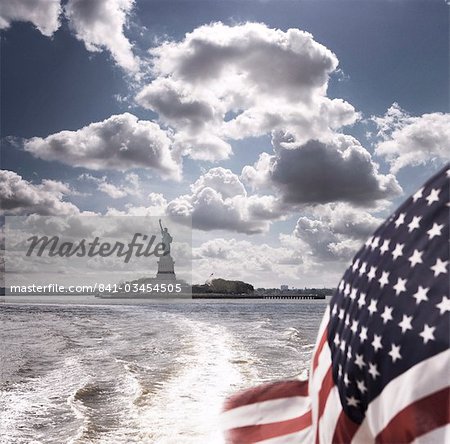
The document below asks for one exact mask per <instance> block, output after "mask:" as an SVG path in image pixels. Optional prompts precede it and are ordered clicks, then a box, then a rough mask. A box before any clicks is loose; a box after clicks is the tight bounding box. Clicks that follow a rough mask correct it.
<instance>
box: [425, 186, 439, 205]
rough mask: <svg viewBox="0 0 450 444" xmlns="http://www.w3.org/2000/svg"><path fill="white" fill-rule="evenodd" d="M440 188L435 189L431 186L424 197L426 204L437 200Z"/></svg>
mask: <svg viewBox="0 0 450 444" xmlns="http://www.w3.org/2000/svg"><path fill="white" fill-rule="evenodd" d="M440 192H441V190H437V189H436V188H433V189H432V190H431V191H430V194H429V195H428V196H427V197H426V198H425V200H426V201H427V205H431V204H432V203H433V202H439V194H440Z"/></svg>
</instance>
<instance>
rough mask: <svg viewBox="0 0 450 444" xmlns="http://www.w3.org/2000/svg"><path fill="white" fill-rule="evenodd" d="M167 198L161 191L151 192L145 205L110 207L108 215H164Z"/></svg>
mask: <svg viewBox="0 0 450 444" xmlns="http://www.w3.org/2000/svg"><path fill="white" fill-rule="evenodd" d="M166 208H167V200H166V198H165V197H164V196H163V195H162V194H160V193H150V194H149V195H148V197H147V202H146V204H145V205H140V206H134V205H131V204H127V205H125V209H124V210H118V209H116V208H111V207H110V208H108V210H107V212H106V216H164V215H165V214H166Z"/></svg>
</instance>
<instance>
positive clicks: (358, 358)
mask: <svg viewBox="0 0 450 444" xmlns="http://www.w3.org/2000/svg"><path fill="white" fill-rule="evenodd" d="M355 365H357V366H358V367H359V369H360V370H362V369H363V367H365V366H366V363H365V362H364V359H363V355H358V353H356V357H355Z"/></svg>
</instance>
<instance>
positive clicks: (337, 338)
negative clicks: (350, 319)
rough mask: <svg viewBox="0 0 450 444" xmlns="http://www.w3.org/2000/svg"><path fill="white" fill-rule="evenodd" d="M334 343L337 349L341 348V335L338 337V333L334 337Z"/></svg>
mask: <svg viewBox="0 0 450 444" xmlns="http://www.w3.org/2000/svg"><path fill="white" fill-rule="evenodd" d="M333 342H334V345H335V346H336V347H339V344H340V343H341V340H340V339H339V335H338V334H337V333H336V334H335V335H334V340H333Z"/></svg>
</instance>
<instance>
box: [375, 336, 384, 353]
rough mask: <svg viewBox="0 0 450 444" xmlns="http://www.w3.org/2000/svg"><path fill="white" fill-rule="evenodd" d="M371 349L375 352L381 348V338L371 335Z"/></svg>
mask: <svg viewBox="0 0 450 444" xmlns="http://www.w3.org/2000/svg"><path fill="white" fill-rule="evenodd" d="M372 347H373V348H374V350H375V351H376V352H377V351H378V350H381V349H382V348H383V345H382V344H381V336H378V335H373V341H372Z"/></svg>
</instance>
